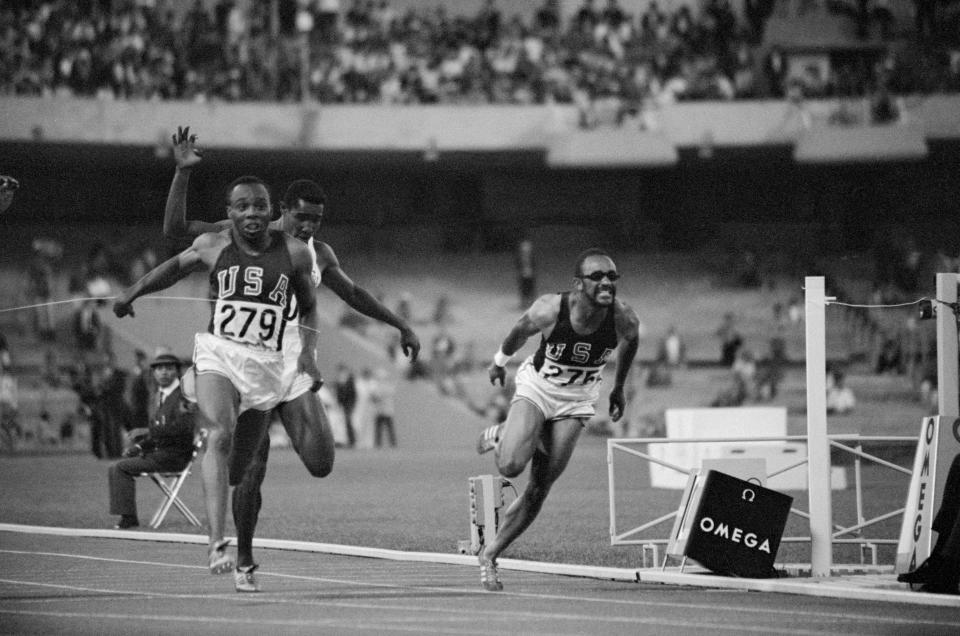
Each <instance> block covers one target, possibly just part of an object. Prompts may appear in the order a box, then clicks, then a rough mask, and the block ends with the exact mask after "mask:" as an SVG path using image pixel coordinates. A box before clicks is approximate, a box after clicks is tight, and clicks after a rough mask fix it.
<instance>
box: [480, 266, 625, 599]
mask: <svg viewBox="0 0 960 636" xmlns="http://www.w3.org/2000/svg"><path fill="white" fill-rule="evenodd" d="M619 278H620V275H619V274H618V273H617V268H616V265H615V264H614V262H613V259H611V258H610V256H609V255H608V254H607V253H606V252H605V251H603V250H601V249H597V248H591V249H588V250H586V251H584V252H583V253H581V254H580V255H579V256H578V257H577V262H576V267H575V269H574V277H573V291H570V292H563V293H556V294H546V295H544V296H541V297H540V298H538V299H537V300H535V301H534V302H533V304H532V305H531V306H530V308H529V309H527V311H526V313H524V314H523V315H522V316H521V317H520V320H519V321H517V323H516V324H515V325H514V326H513V329H511V330H510V333H509V334H507V337H506V338H505V339H504V341H503V344H502V345H501V346H500V350H499V351H498V352H497V353H496V355H495V356H494V357H493V363H492V364H491V365H490V367H489V369H488V373H489V376H490V382H491V384H494V385H495V384H496V383H497V382H499V383H500V385H501V386H502V385H503V383H504V379H505V378H506V373H507V372H506V369H505V368H504V367H505V366H506V364H507V362H508V361H509V360H510V357H511V356H512V355H513V354H515V353H516V352H517V351H519V350H520V349H521V348H522V347H523V345H524V343H525V342H526V341H527V339H528V338H529V337H530V336H532V335H534V334H536V333H538V332H539V333H540V334H541V340H540V346H539V348H538V349H537V350H536V352H535V353H534V354H533V355H531V356H530V357H528V358H527V359H526V360H524V361H523V362H522V363H521V364H520V367H519V369H517V376H516V385H517V388H516V392H515V393H514V396H513V401H512V402H511V404H510V411H509V413H508V414H507V419H506V421H504V422H503V423H502V424H497V425H494V426H490V427H488V428H486V429H484V431H483V434H482V435H481V436H480V439H479V440H478V442H477V451H478V452H479V453H485V452H487V451H490V450H495V451H496V453H495V456H496V462H497V469H498V470H499V471H500V474H501V475H503V476H504V477H516V476H517V475H519V474H520V473H522V472H523V470H524V469H525V468H526V466H527V464H528V463H530V462H531V460H532V462H533V463H532V464H531V466H530V478H529V481H528V482H527V487H526V489H524V491H523V493H522V494H521V495H520V496H519V497H518V498H517V499H516V501H514V502H513V503H512V504H511V505H510V507H509V508H507V511H506V512H505V513H504V515H503V520H502V523H501V524H500V528H499V529H498V531H497V535H496V536H495V537H494V538H493V539H492V540H491V541H489V542H486V543H485V545H483V546H482V547H481V548H480V554H479V560H480V583H481V584H482V585H483V587H484V589H486V590H489V591H492V592H494V591H498V590H502V589H503V584H502V583H501V582H500V575H499V572H498V571H497V557H498V556H499V555H500V554H501V553H502V552H503V551H504V550H505V549H506V548H507V546H509V545H510V544H511V543H512V542H513V541H514V539H516V538H517V537H518V536H520V534H521V533H522V532H523V531H524V530H526V529H527V527H529V525H530V524H531V523H533V520H534V519H535V518H536V517H537V514H538V513H539V512H540V509H541V508H542V507H543V502H544V501H545V500H546V498H547V495H548V494H549V492H550V487H551V486H552V485H553V482H555V481H556V480H557V478H559V477H560V475H561V473H563V471H564V469H565V468H566V466H567V462H568V461H569V460H570V456H571V454H572V453H573V449H574V447H575V446H576V443H577V439H578V438H579V436H580V431H581V429H582V428H583V426H584V424H585V423H586V421H587V420H589V419H590V418H591V417H593V415H594V414H595V405H596V403H597V400H598V399H599V397H600V382H601V374H602V372H603V367H604V366H605V365H606V363H607V361H608V360H609V359H610V357H611V356H612V355H613V352H614V350H617V351H618V354H617V370H616V376H615V379H614V383H613V387H612V388H611V390H610V417H611V418H612V419H613V421H614V422H616V421H617V420H619V419H620V417H621V415H623V409H624V396H623V386H624V383H625V382H626V379H627V373H628V372H629V371H630V367H631V365H632V363H633V358H634V356H636V354H637V347H638V345H639V320H638V319H637V315H636V313H635V312H634V311H633V309H631V308H630V307H629V306H628V305H627V304H625V303H624V302H622V301H620V300H617V286H616V281H617V279H619ZM618 346H619V349H618Z"/></svg>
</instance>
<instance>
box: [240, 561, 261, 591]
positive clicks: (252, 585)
mask: <svg viewBox="0 0 960 636" xmlns="http://www.w3.org/2000/svg"><path fill="white" fill-rule="evenodd" d="M256 569H257V565H256V564H254V565H249V566H247V567H245V568H237V569H236V570H234V571H233V585H234V587H235V588H236V590H237V591H238V592H259V591H260V586H259V585H257V579H256V578H254V576H253V571H254V570H256Z"/></svg>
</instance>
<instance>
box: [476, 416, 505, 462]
mask: <svg viewBox="0 0 960 636" xmlns="http://www.w3.org/2000/svg"><path fill="white" fill-rule="evenodd" d="M499 436H500V425H499V424H494V425H493V426H488V427H487V428H485V429H483V432H482V433H480V437H479V439H477V454H479V455H483V454H484V453H487V452H490V451H492V450H493V449H494V448H496V447H497V441H498V438H499Z"/></svg>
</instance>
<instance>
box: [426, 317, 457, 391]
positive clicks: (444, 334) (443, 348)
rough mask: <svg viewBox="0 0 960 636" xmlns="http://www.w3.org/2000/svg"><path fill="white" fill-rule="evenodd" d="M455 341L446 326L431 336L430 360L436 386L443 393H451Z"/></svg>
mask: <svg viewBox="0 0 960 636" xmlns="http://www.w3.org/2000/svg"><path fill="white" fill-rule="evenodd" d="M456 353H457V343H456V341H455V340H454V338H453V335H452V334H451V333H450V331H449V330H447V329H446V328H441V329H440V330H439V331H438V332H437V334H436V335H435V336H434V337H433V343H432V345H431V348H430V362H431V366H432V368H433V378H434V380H435V381H436V383H437V388H438V389H439V390H440V392H441V393H442V394H444V395H451V394H452V393H453V377H452V375H453V366H454V362H455V360H456Z"/></svg>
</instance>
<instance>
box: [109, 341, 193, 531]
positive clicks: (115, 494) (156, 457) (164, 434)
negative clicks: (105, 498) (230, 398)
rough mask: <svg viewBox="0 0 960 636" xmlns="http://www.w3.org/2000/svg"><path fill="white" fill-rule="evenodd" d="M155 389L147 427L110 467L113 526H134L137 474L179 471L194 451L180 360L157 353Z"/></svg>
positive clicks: (153, 363) (189, 406) (136, 521)
mask: <svg viewBox="0 0 960 636" xmlns="http://www.w3.org/2000/svg"><path fill="white" fill-rule="evenodd" d="M150 368H151V372H152V375H153V378H154V381H155V382H156V385H157V391H156V393H155V396H154V397H153V399H151V401H150V403H151V408H150V418H149V427H148V429H147V431H146V432H145V433H144V434H143V435H142V436H139V437H137V438H135V439H134V440H132V442H133V443H132V444H131V446H129V447H128V448H127V449H126V450H125V451H124V453H123V456H124V459H121V460H120V461H118V462H116V463H114V464H112V465H111V466H110V469H109V485H110V514H112V515H120V518H119V519H118V521H117V524H116V526H115V527H116V528H121V529H126V528H135V527H137V526H139V525H140V521H139V519H138V518H137V497H136V482H135V479H136V477H137V476H138V475H139V474H141V473H145V472H155V471H177V470H182V469H183V467H184V466H186V464H187V462H188V461H190V456H191V455H192V454H193V438H194V412H195V409H196V407H195V406H194V405H192V404H191V403H190V402H188V401H187V400H186V399H185V398H184V396H183V390H182V389H181V387H180V360H179V359H178V358H177V357H176V356H175V355H173V354H172V353H164V352H160V353H159V354H158V355H157V356H155V357H154V359H153V360H152V361H151V362H150Z"/></svg>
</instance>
